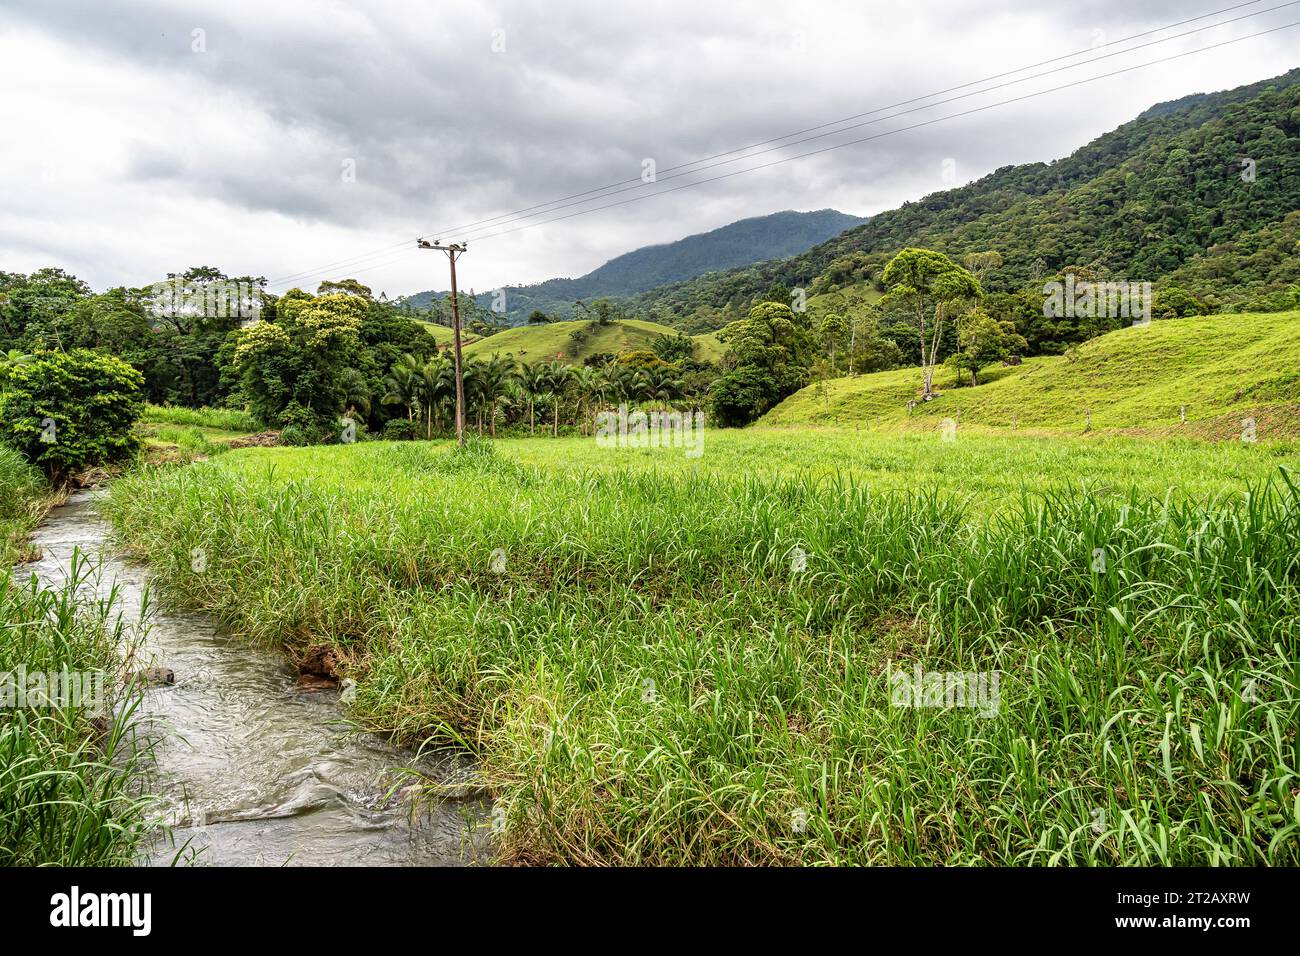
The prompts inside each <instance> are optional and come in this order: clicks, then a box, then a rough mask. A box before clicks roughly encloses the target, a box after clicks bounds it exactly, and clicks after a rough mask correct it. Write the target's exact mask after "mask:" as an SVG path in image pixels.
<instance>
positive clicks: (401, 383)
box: [379, 352, 421, 421]
mask: <svg viewBox="0 0 1300 956" xmlns="http://www.w3.org/2000/svg"><path fill="white" fill-rule="evenodd" d="M420 366H421V363H420V360H419V359H417V358H416V357H415V356H414V355H412V354H411V353H409V352H407V353H406V354H405V355H403V356H402V357H401V358H400V359H398V361H397V362H396V363H395V364H394V365H393V368H392V370H391V371H390V372H389V373H388V375H387V377H386V378H385V379H384V394H383V396H382V397H381V398H380V399H379V401H380V402H382V403H383V404H385V405H401V406H403V407H404V408H405V409H406V420H407V421H414V420H415V413H416V409H417V408H419V406H420V377H419V372H420Z"/></svg>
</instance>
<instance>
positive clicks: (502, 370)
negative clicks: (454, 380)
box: [478, 355, 517, 438]
mask: <svg viewBox="0 0 1300 956" xmlns="http://www.w3.org/2000/svg"><path fill="white" fill-rule="evenodd" d="M516 378H517V376H516V375H515V360H514V359H512V358H510V357H509V356H504V357H502V356H499V355H493V356H492V358H491V359H489V360H488V361H487V362H484V363H481V365H480V367H479V375H478V390H479V399H480V401H482V402H483V403H484V404H485V405H486V406H487V409H488V428H489V430H490V431H491V434H492V437H493V438H496V437H497V403H498V402H500V401H502V400H503V399H504V398H506V397H507V396H508V395H509V394H510V391H511V388H512V387H513V386H514V384H515V381H516Z"/></svg>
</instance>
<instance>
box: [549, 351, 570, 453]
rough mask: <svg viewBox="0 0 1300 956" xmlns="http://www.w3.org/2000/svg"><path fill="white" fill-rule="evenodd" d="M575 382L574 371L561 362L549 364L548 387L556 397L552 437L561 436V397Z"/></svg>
mask: <svg viewBox="0 0 1300 956" xmlns="http://www.w3.org/2000/svg"><path fill="white" fill-rule="evenodd" d="M572 382H573V369H571V368H570V367H569V366H567V365H565V364H563V363H561V362H549V363H547V365H546V387H547V390H548V391H549V392H550V393H551V394H552V395H553V396H554V398H555V402H554V415H555V417H554V419H553V421H552V425H551V435H552V437H555V438H558V437H559V435H560V397H561V396H562V395H563V394H564V392H565V390H566V389H568V387H569V385H570V384H571V383H572Z"/></svg>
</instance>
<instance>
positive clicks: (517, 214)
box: [268, 0, 1291, 286]
mask: <svg viewBox="0 0 1300 956" xmlns="http://www.w3.org/2000/svg"><path fill="white" fill-rule="evenodd" d="M1261 2H1263V0H1249V2H1246V3H1238V4H1235V5H1233V6H1230V7H1225V8H1223V9H1220V10H1215V11H1212V12H1210V13H1205V14H1201V15H1200V16H1196V17H1190V18H1187V19H1185V20H1179V21H1177V22H1175V23H1170V24H1166V25H1164V26H1161V27H1156V28H1154V29H1151V30H1146V31H1143V32H1141V33H1135V34H1132V35H1131V36H1128V37H1124V38H1122V39H1119V40H1112V41H1110V42H1109V43H1103V44H1099V45H1097V46H1094V47H1090V48H1088V49H1087V50H1078V51H1075V52H1073V53H1067V54H1062V55H1060V56H1056V57H1052V58H1049V59H1046V60H1041V61H1039V62H1037V63H1032V64H1028V65H1026V66H1022V67H1019V68H1017V69H1015V70H1008V71H1005V72H1003V73H997V74H994V75H992V76H987V77H984V78H982V79H977V80H971V81H969V82H967V83H962V84H959V85H957V86H952V87H948V88H947V89H944V90H939V91H937V92H935V93H929V94H925V95H923V96H916V97H912V98H910V99H907V100H901V101H899V102H898V103H893V104H890V105H888V106H881V107H877V108H875V109H873V110H868V111H866V112H863V113H855V114H853V115H851V116H846V117H842V118H840V119H837V120H831V121H828V122H826V123H821V124H818V125H816V126H810V127H807V128H805V129H802V130H796V131H794V132H791V133H786V134H784V135H782V136H777V137H773V138H772V139H767V140H762V141H760V142H758V143H751V144H750V145H748V146H741V147H738V148H736V149H732V150H728V151H726V152H722V153H715V154H713V155H712V156H706V157H702V158H700V159H696V160H691V161H690V162H687V163H679V164H677V165H675V166H669V167H667V169H665V170H664V172H672V171H674V170H680V169H685V168H686V167H689V166H698V165H700V164H701V163H706V162H710V161H711V160H714V159H719V158H722V157H724V156H730V155H732V154H734V153H743V152H746V151H748V150H751V149H755V148H757V147H759V146H765V145H768V144H771V143H776V142H779V141H780V140H784V139H789V138H790V137H792V136H799V135H802V134H803V133H807V132H813V131H815V130H819V129H825V128H826V127H829V126H838V125H840V124H841V123H846V122H848V121H850V120H853V119H859V118H861V117H864V116H870V115H873V114H875V113H880V112H883V111H885V110H890V109H895V108H897V107H900V106H906V105H909V104H912V103H916V102H919V101H920V100H925V99H931V98H933V97H936V96H942V95H944V94H946V93H950V92H954V91H956V90H961V89H965V88H967V87H970V86H975V85H978V84H981V83H987V82H990V81H992V80H997V79H1001V78H1003V77H1007V76H1013V75H1014V74H1016V73H1022V72H1024V71H1026V70H1031V69H1034V68H1036V67H1039V66H1045V65H1047V64H1050V63H1055V62H1059V61H1061V60H1066V59H1070V58H1072V57H1077V56H1082V55H1084V54H1086V53H1092V52H1095V51H1096V50H1100V49H1104V48H1106V47H1110V46H1115V45H1118V44H1122V43H1128V42H1131V41H1132V40H1136V39H1140V38H1142V37H1145V36H1150V35H1151V34H1153V33H1161V32H1164V31H1165V30H1170V29H1173V28H1175V27H1179V26H1184V25H1186V24H1188V23H1194V22H1196V21H1198V20H1204V19H1207V18H1209V17H1213V16H1218V15H1220V14H1223V13H1231V12H1233V11H1234V10H1239V9H1242V8H1243V7H1249V6H1255V5H1256V4H1258V3H1261ZM1290 5H1291V4H1289V3H1288V4H1282V5H1281V6H1290ZM1276 9H1280V7H1272V8H1270V9H1268V10H1261V11H1257V12H1255V13H1252V14H1248V15H1246V16H1243V17H1237V18H1234V19H1231V20H1226V21H1221V22H1219V23H1215V24H1210V25H1209V26H1206V27H1201V28H1198V29H1197V30H1192V31H1188V32H1187V33H1184V34H1180V35H1179V36H1187V35H1190V34H1191V33H1196V32H1199V31H1200V30H1204V29H1213V28H1214V27H1218V26H1224V25H1226V24H1228V23H1234V22H1236V21H1237V20H1242V19H1247V18H1248V17H1253V16H1262V15H1263V14H1265V13H1271V12H1272V11H1273V10H1276ZM1179 36H1175V37H1166V38H1165V39H1164V40H1161V41H1156V42H1166V41H1168V40H1174V39H1178V38H1179ZM1150 45H1152V44H1143V45H1140V46H1137V47H1132V48H1130V49H1128V50H1123V51H1117V52H1116V53H1111V54H1107V55H1106V56H1104V57H1095V58H1093V59H1092V60H1088V61H1084V62H1083V63H1078V64H1072V65H1071V66H1069V67H1063V68H1062V69H1070V68H1073V67H1074V66H1084V65H1087V64H1088V63H1091V62H1095V61H1096V60H1100V59H1105V58H1107V57H1110V56H1116V55H1118V54H1119V53H1128V52H1133V51H1135V50H1138V49H1142V48H1144V47H1145V46H1150ZM1040 75H1046V74H1040ZM1033 78H1034V77H1026V78H1022V79H1021V80H1017V81H1013V82H1023V81H1024V80H1025V79H1033ZM1006 85H1012V83H1007V84H1002V85H1000V86H995V87H989V88H987V89H985V90H982V91H978V92H991V91H992V90H994V89H999V88H1001V86H1006ZM967 95H976V94H974V93H972V94H967ZM945 102H950V101H945ZM930 105H931V106H938V105H942V104H941V103H934V104H930ZM921 108H922V109H924V108H928V107H921ZM895 115H902V114H895ZM883 118H889V117H883ZM848 128H854V127H848ZM844 131H845V130H837V131H834V132H844ZM834 132H832V133H827V134H824V135H834ZM801 142H806V140H804V141H801ZM793 145H798V144H797V143H787V144H785V146H782V147H777V148H786V147H788V146H793ZM764 152H770V150H765V151H764ZM753 155H760V154H753ZM739 158H750V157H739ZM733 161H734V160H733ZM705 168H713V167H705ZM702 171H703V170H702V169H697V170H691V172H702ZM678 175H686V173H679V174H678ZM666 178H669V179H672V178H676V177H675V176H674V177H666ZM633 183H639V184H640V185H642V186H644V185H651V184H647V183H642V182H641V180H640V179H639V178H638V179H630V180H621V181H619V182H616V183H610V184H608V185H605V186H599V187H596V188H594V189H588V190H585V191H584V192H581V193H574V194H572V195H570V196H564V197H561V198H559V199H553V200H550V201H548V202H544V203H539V204H536V205H533V206H527V207H524V208H523V209H518V210H515V211H514V212H508V213H502V214H501V215H498V216H493V217H490V218H488V219H481V220H477V221H475V222H471V223H467V224H463V225H461V226H455V227H448V228H442V229H435V230H429V232H430V233H448V232H457V231H462V230H466V229H471V228H473V227H476V226H482V225H486V224H488V223H494V224H495V225H497V226H499V225H505V224H506V223H503V222H499V220H503V219H504V220H515V219H516V218H534V217H532V216H523V214H524V213H528V212H532V211H534V210H540V209H545V208H546V207H548V206H557V205H558V204H559V203H564V202H567V201H568V200H572V199H578V198H580V197H582V196H590V195H592V194H593V193H601V192H604V191H605V190H609V189H616V188H617V187H620V186H625V185H629V184H633ZM608 195H613V193H610V194H608ZM600 198H605V197H603V196H592V199H591V200H588V201H595V200H596V199H600ZM561 208H564V207H561ZM548 211H551V212H553V211H555V210H554V209H552V210H548ZM541 214H542V213H538V215H541ZM494 228H495V226H494ZM475 231H480V230H475ZM409 243H410V240H409V239H408V240H403V241H402V242H399V243H394V244H393V245H390V246H385V247H383V248H381V249H377V250H374V251H372V252H369V253H360V254H357V255H355V256H350V257H347V258H344V259H340V260H337V261H335V262H331V263H326V264H325V265H323V266H320V267H318V268H316V269H312V270H303V271H301V272H294V273H289V274H288V275H285V276H280V277H277V278H275V279H273V280H271V281H270V282H269V283H268V285H272V286H278V285H282V284H285V283H289V282H294V281H298V280H300V279H301V278H310V277H312V276H315V275H320V274H323V272H325V271H326V270H330V269H334V268H337V267H343V266H348V265H351V264H353V263H356V264H357V265H361V264H362V263H364V262H365V260H368V259H372V258H375V257H377V256H381V255H383V254H385V253H387V252H390V251H392V250H395V249H399V248H408V247H409ZM389 261H390V262H391V261H396V260H389ZM384 264H387V263H376V264H375V265H376V266H379V265H384Z"/></svg>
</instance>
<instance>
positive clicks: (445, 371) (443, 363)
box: [419, 352, 468, 438]
mask: <svg viewBox="0 0 1300 956" xmlns="http://www.w3.org/2000/svg"><path fill="white" fill-rule="evenodd" d="M419 381H420V398H421V400H422V401H423V403H424V406H425V429H424V433H425V437H426V438H432V437H433V426H434V420H435V416H436V417H437V419H438V426H439V427H441V425H442V421H441V418H442V415H441V410H442V408H443V406H445V405H446V404H447V403H448V402H453V401H455V400H456V370H455V367H454V366H453V364H452V363H451V362H450V361H448V360H447V357H446V356H445V355H443V354H442V353H441V352H439V353H438V354H437V355H435V356H434V357H433V358H431V359H429V361H427V362H425V363H424V364H423V365H422V366H420V371H419ZM466 381H468V379H466ZM466 388H468V385H467V386H466Z"/></svg>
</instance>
